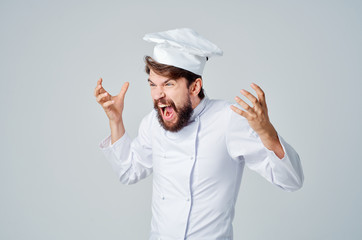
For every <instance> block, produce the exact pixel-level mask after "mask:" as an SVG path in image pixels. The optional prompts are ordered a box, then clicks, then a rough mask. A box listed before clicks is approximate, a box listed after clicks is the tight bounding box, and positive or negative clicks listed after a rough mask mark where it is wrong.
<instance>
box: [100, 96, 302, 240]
mask: <svg viewBox="0 0 362 240" xmlns="http://www.w3.org/2000/svg"><path fill="white" fill-rule="evenodd" d="M156 114H157V113H156V111H152V112H151V113H150V114H148V115H147V116H146V117H145V118H144V119H143V120H142V123H141V126H140V128H139V135H138V136H137V138H135V139H134V140H133V141H132V140H131V138H130V137H129V136H128V135H127V133H126V134H125V135H124V136H123V137H122V138H121V139H119V140H118V141H117V142H115V143H114V144H113V145H111V144H110V137H108V138H106V139H105V140H104V141H103V142H102V143H101V145H100V147H101V149H102V150H103V152H104V154H105V156H106V158H107V159H108V160H109V161H110V163H111V165H112V167H113V169H114V170H115V171H116V173H117V174H118V176H119V179H120V181H121V182H122V183H124V184H133V183H136V182H137V181H139V180H141V179H143V178H145V177H147V176H148V175H150V174H151V173H152V172H153V196H152V221H151V234H150V240H155V239H163V240H176V239H187V240H194V239H198V240H200V239H207V240H213V239H223V240H229V239H233V230H232V221H233V217H234V206H235V202H236V199H237V195H238V191H239V186H240V182H241V178H242V174H243V169H244V166H245V165H246V166H247V167H249V168H250V169H252V170H255V171H256V172H258V173H259V174H260V175H261V176H263V177H264V178H266V179H267V180H268V181H270V182H272V183H273V184H275V185H277V186H278V187H280V188H282V189H284V190H286V191H294V190H297V189H299V188H300V187H301V186H302V184H303V179H304V176H303V172H302V167H301V163H300V160H299V156H298V154H297V153H296V152H295V150H294V149H293V148H292V147H291V146H290V145H288V144H287V143H286V142H285V141H284V140H283V138H282V137H281V136H279V139H280V142H281V144H282V146H283V149H284V151H285V157H284V158H283V159H279V158H278V157H277V156H276V155H275V154H274V152H272V151H269V150H268V149H266V148H265V147H264V146H263V145H262V143H261V141H260V138H259V136H258V135H257V134H256V133H255V132H254V131H253V130H252V129H251V128H250V126H249V125H248V122H247V120H246V119H245V118H243V117H241V116H239V115H237V114H236V113H234V112H233V111H232V110H231V109H230V104H228V103H227V102H225V101H219V100H209V99H207V98H205V99H204V100H202V101H201V103H200V104H199V105H198V106H197V107H196V108H195V110H194V113H193V115H192V117H191V120H190V122H189V124H188V125H187V126H186V127H185V128H183V129H182V130H181V131H179V132H177V133H172V132H169V131H165V130H164V129H163V128H162V127H161V126H160V125H159V123H158V120H157V115H156Z"/></svg>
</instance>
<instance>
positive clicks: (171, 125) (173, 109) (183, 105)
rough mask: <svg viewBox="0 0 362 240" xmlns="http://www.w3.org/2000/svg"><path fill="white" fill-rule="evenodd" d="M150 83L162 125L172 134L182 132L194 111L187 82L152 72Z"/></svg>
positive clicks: (183, 79)
mask: <svg viewBox="0 0 362 240" xmlns="http://www.w3.org/2000/svg"><path fill="white" fill-rule="evenodd" d="M148 82H149V84H150V88H151V96H152V99H153V102H154V107H155V109H156V110H157V112H158V120H159V122H160V124H161V125H162V126H163V128H164V129H166V130H168V131H171V132H177V131H179V130H181V129H182V128H183V127H184V126H186V125H187V123H188V121H189V119H190V117H191V115H192V111H193V109H192V104H191V100H190V94H189V89H188V87H187V80H186V79H185V78H180V79H170V78H168V77H164V76H161V75H158V74H156V73H155V72H153V71H152V70H151V71H150V75H149V79H148Z"/></svg>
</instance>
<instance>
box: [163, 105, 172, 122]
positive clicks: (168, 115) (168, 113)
mask: <svg viewBox="0 0 362 240" xmlns="http://www.w3.org/2000/svg"><path fill="white" fill-rule="evenodd" d="M172 115H173V108H172V107H166V111H165V114H164V118H165V120H169V119H170V118H172Z"/></svg>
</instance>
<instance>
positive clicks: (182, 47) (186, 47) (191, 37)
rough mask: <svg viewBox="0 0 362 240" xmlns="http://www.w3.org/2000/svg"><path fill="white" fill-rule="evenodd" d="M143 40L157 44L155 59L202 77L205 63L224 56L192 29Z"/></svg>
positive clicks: (171, 31) (158, 34)
mask: <svg viewBox="0 0 362 240" xmlns="http://www.w3.org/2000/svg"><path fill="white" fill-rule="evenodd" d="M143 40H145V41H148V42H152V43H156V46H155V48H154V49H153V59H154V60H156V61H157V62H159V63H162V64H166V65H171V66H174V67H178V68H182V69H185V70H188V71H190V72H193V73H195V74H197V75H202V73H203V70H204V67H205V63H206V61H208V59H209V58H210V57H212V56H222V55H223V51H222V50H221V49H220V48H219V47H218V46H216V45H215V44H214V43H212V42H210V41H209V40H207V39H206V38H204V37H202V36H201V35H200V34H198V33H197V32H195V31H194V30H192V29H190V28H180V29H174V30H169V31H164V32H158V33H148V34H146V35H145V36H144V37H143Z"/></svg>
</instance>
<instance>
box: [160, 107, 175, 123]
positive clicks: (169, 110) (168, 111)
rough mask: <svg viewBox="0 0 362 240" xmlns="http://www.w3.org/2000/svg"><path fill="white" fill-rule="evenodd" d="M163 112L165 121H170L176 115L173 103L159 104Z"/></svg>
mask: <svg viewBox="0 0 362 240" xmlns="http://www.w3.org/2000/svg"><path fill="white" fill-rule="evenodd" d="M158 107H159V109H160V111H161V113H162V118H163V119H164V120H165V121H170V120H171V119H172V117H173V115H174V112H175V111H174V109H173V107H172V106H171V105H168V104H162V103H161V104H159V105H158Z"/></svg>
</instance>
